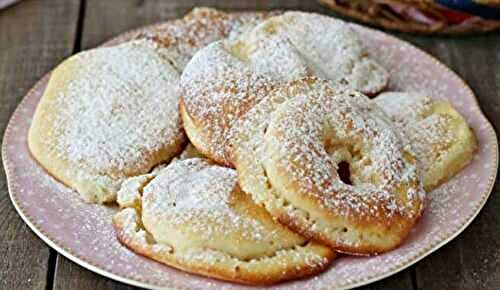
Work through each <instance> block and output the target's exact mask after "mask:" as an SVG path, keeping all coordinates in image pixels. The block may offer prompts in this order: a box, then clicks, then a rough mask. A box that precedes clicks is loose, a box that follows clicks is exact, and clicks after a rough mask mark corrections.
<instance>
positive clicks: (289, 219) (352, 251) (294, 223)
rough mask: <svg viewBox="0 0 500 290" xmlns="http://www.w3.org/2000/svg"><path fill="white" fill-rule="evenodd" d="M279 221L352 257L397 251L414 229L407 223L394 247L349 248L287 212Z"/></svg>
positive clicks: (281, 215)
mask: <svg viewBox="0 0 500 290" xmlns="http://www.w3.org/2000/svg"><path fill="white" fill-rule="evenodd" d="M422 213H423V211H422ZM422 213H420V214H419V216H418V217H417V218H416V220H418V219H420V217H421V216H422ZM278 221H279V222H280V223H281V224H282V225H284V226H286V227H288V228H289V229H291V230H292V231H294V232H296V233H298V234H300V235H301V236H303V237H306V238H308V239H313V240H315V241H318V242H319V243H322V244H324V245H327V246H329V247H331V248H332V249H334V250H335V252H337V253H343V254H348V255H352V256H376V255H378V254H381V253H384V252H388V251H391V250H394V249H396V248H397V247H399V245H401V244H402V243H403V241H404V240H405V239H406V238H407V237H408V234H409V233H410V231H411V229H412V228H413V223H408V222H405V225H406V226H405V227H404V229H403V230H402V231H401V232H400V240H399V241H398V242H397V243H395V244H394V245H392V246H391V247H385V248H381V247H375V246H368V245H360V246H349V245H346V244H341V243H335V241H333V240H331V239H329V238H328V237H326V236H324V235H322V234H321V233H319V232H314V231H310V230H308V228H306V227H304V226H303V223H302V222H301V221H299V220H298V219H296V218H295V217H293V216H290V215H288V214H287V213H286V212H283V213H282V214H280V215H279V216H278Z"/></svg>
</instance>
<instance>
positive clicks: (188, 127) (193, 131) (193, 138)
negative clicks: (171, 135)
mask: <svg viewBox="0 0 500 290" xmlns="http://www.w3.org/2000/svg"><path fill="white" fill-rule="evenodd" d="M179 111H180V112H181V117H182V121H183V124H184V131H185V132H186V135H187V136H188V138H189V141H190V142H191V144H193V146H194V147H195V148H196V150H198V151H199V152H200V153H201V154H202V155H204V156H206V157H208V158H209V159H210V160H212V161H213V162H215V163H217V164H220V165H223V166H226V167H231V168H232V167H233V166H232V164H231V163H229V161H227V160H226V159H224V158H221V157H220V156H219V155H217V154H213V151H212V150H210V148H208V147H207V141H208V140H210V138H209V137H207V136H204V132H203V127H202V126H203V125H202V124H199V122H196V120H195V119H193V118H192V117H191V115H190V114H189V112H188V110H187V108H186V106H185V104H184V99H183V98H182V97H181V100H180V102H179ZM221 146H222V145H221Z"/></svg>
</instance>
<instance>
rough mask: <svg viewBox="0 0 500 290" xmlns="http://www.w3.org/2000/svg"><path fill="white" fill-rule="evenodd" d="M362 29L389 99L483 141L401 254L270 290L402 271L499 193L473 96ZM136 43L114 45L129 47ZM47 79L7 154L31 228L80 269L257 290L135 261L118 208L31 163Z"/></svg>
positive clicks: (397, 44)
mask: <svg viewBox="0 0 500 290" xmlns="http://www.w3.org/2000/svg"><path fill="white" fill-rule="evenodd" d="M150 28H151V27H150ZM354 28H355V29H356V30H357V31H359V32H360V33H361V34H362V36H363V38H364V39H365V42H366V46H367V47H369V48H370V51H372V52H373V54H374V55H375V56H377V58H378V59H379V60H380V62H381V63H382V64H383V65H384V66H385V67H386V68H388V69H389V71H390V72H391V83H390V89H391V90H421V91H426V92H428V93H429V94H430V95H432V96H435V97H436V98H440V97H441V98H443V97H444V98H446V99H448V100H449V101H451V102H452V103H453V105H454V106H455V107H456V108H457V109H458V110H459V111H460V113H462V114H463V115H464V116H465V118H466V119H467V121H468V122H469V124H470V126H471V127H472V128H473V129H474V131H475V132H476V134H477V137H478V139H479V144H480V148H479V152H478V154H477V155H476V156H475V158H474V160H473V161H472V163H471V164H470V165H469V166H468V167H467V168H466V169H465V170H463V171H462V172H461V173H460V174H458V175H457V176H455V178H453V179H452V180H450V181H449V182H447V183H446V184H444V185H442V186H441V187H440V188H438V189H437V190H434V191H433V192H431V193H430V194H429V195H428V196H429V202H428V207H427V209H426V212H425V214H424V216H423V218H422V219H421V220H420V222H419V223H418V225H417V226H416V227H415V228H414V230H413V231H412V233H411V234H410V237H409V238H408V239H407V240H406V242H405V243H404V244H403V245H402V246H401V247H399V248H397V249H396V250H393V251H391V252H389V253H386V254H383V255H380V256H377V257H369V258H359V257H358V258H355V257H341V258H339V259H337V260H336V261H335V262H334V263H333V265H332V266H331V267H330V268H329V269H328V270H327V271H326V272H324V273H323V274H321V275H318V276H315V277H312V278H309V279H306V280H300V281H292V282H288V283H283V284H278V285H274V286H271V287H268V288H269V289H300V290H302V289H334V288H351V287H355V286H360V285H363V284H367V283H370V282H373V281H375V280H379V279H382V278H384V277H387V276H389V275H392V274H394V273H396V272H398V271H401V270H403V269H404V268H406V267H408V266H410V265H412V264H414V263H415V262H417V261H418V260H420V259H422V258H423V257H425V256H427V255H429V254H430V253H431V252H433V251H435V250H437V249H438V248H440V247H441V246H443V245H444V244H446V243H447V242H449V241H450V240H451V239H453V238H454V237H456V236H457V235H458V234H459V233H460V232H462V231H463V230H464V229H465V227H466V226H467V225H469V224H470V222H471V221H472V220H473V219H474V217H475V216H476V215H477V214H478V213H479V211H480V210H481V208H482V207H483V205H484V204H485V202H486V200H487V198H488V196H489V194H490V192H491V190H492V188H493V183H494V181H495V177H496V173H497V168H498V143H497V138H496V136H495V131H494V130H493V128H492V126H491V124H490V123H489V122H488V120H487V119H486V118H485V117H484V115H483V114H482V113H481V110H480V108H479V105H478V103H477V101H476V99H475V97H474V94H473V93H472V91H471V90H470V88H469V87H468V86H467V85H466V84H465V83H464V82H463V81H462V80H461V79H460V78H459V77H458V76H457V75H456V74H454V73H453V72H451V71H450V70H449V69H448V68H447V67H445V66H444V65H443V64H441V63H439V62H438V61H437V60H435V59H434V58H432V57H431V56H429V55H427V54H426V53H424V52H422V51H421V50H419V49H417V48H415V47H413V46H412V45H410V44H408V43H406V42H403V41H401V40H399V39H396V38H394V37H392V36H389V35H387V34H385V33H382V32H379V31H375V30H372V29H368V28H364V27H361V26H354ZM130 35H131V34H130V33H129V34H125V35H122V36H120V37H119V38H117V39H114V40H112V41H111V42H109V43H108V44H110V43H117V42H120V41H124V40H127V39H128V38H130ZM47 79H48V76H45V77H44V78H43V79H42V80H40V81H39V82H38V83H37V84H36V85H35V87H34V88H33V89H32V90H31V91H30V92H29V93H28V95H27V96H26V97H25V98H24V99H23V101H22V102H21V104H20V105H19V107H18V108H17V110H16V111H15V113H14V115H13V116H12V118H11V120H10V122H9V125H8V127H7V130H6V133H5V138H4V143H3V147H2V150H3V151H2V152H3V156H4V165H5V170H6V172H7V180H8V185H9V191H10V196H11V199H12V202H13V204H14V206H15V207H16V209H17V211H18V212H19V214H20V215H21V217H22V218H23V219H24V221H25V222H26V223H27V224H28V225H29V226H30V227H31V229H32V230H33V231H34V232H35V233H36V234H37V235H38V236H40V238H41V239H42V240H44V241H45V242H46V243H47V244H49V245H50V246H51V247H53V248H55V249H56V250H57V251H59V252H60V253H61V254H63V255H64V256H66V257H68V258H69V259H71V260H73V261H74V262H76V263H78V264H80V265H82V266H83V267H85V268H88V269H90V270H92V271H95V272H97V273H99V274H101V275H104V276H107V277H110V278H112V279H116V280H119V281H122V282H125V283H129V284H133V285H137V286H141V287H148V288H157V289H160V288H161V289H250V288H252V287H248V286H242V285H238V284H231V283H226V282H221V281H216V280H211V279H207V278H202V277H199V276H196V275H191V274H187V273H184V272H181V271H177V270H175V269H172V268H169V267H167V266H164V265H161V264H158V263H156V262H153V261H151V260H148V259H146V258H143V257H141V256H138V255H136V254H134V253H133V252H131V251H129V250H128V249H126V248H124V247H123V246H121V245H120V244H119V243H118V241H117V240H116V238H115V235H114V231H113V228H112V226H111V216H112V214H113V213H114V212H115V211H116V209H114V208H107V207H103V206H99V205H93V204H85V203H84V202H82V201H81V200H80V198H79V197H78V195H77V193H75V192H73V191H71V190H70V189H68V188H66V187H65V186H64V185H62V184H60V183H58V182H57V181H55V180H54V179H53V178H52V177H50V176H49V175H48V174H47V173H46V172H45V171H44V170H43V169H42V168H41V167H40V166H39V165H38V164H37V163H36V162H35V160H33V158H31V156H30V153H29V151H28V147H27V142H26V136H27V132H28V128H29V126H30V122H31V119H32V116H33V113H34V111H35V107H36V105H37V104H38V101H39V99H40V97H41V96H42V93H43V91H44V88H45V86H46V83H47Z"/></svg>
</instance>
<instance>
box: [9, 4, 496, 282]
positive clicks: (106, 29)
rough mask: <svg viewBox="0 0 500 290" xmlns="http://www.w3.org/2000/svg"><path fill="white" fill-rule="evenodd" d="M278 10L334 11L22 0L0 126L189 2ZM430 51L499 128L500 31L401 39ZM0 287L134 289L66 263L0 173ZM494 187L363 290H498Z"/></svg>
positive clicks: (12, 19) (14, 20) (16, 10)
mask: <svg viewBox="0 0 500 290" xmlns="http://www.w3.org/2000/svg"><path fill="white" fill-rule="evenodd" d="M196 5H198V6H200V5H205V6H215V7H218V8H226V9H229V8H230V9H235V10H243V9H253V10H255V9H267V8H285V9H287V8H288V9H302V10H309V11H319V12H322V13H325V14H332V13H330V12H329V11H327V10H326V9H325V8H322V7H321V6H319V5H318V4H317V3H316V1H307V0H303V1H300V0H288V1H287V0H283V1H265V0H262V1H242V0H240V1H236V0H235V1H182V0H178V1H159V0H147V1H144V0H104V1H102V0H23V1H22V2H21V3H20V4H18V5H15V6H13V7H11V8H8V9H6V10H4V11H0V98H1V99H0V130H1V132H0V133H2V136H3V130H4V128H5V126H6V124H7V121H8V120H9V118H10V115H11V114H12V112H13V110H14V109H15V107H16V106H17V104H18V103H19V101H20V100H21V98H22V97H23V96H24V95H25V94H26V92H27V91H28V90H29V88H30V87H31V86H32V85H33V84H34V83H35V82H36V81H37V80H38V79H39V78H40V77H41V76H42V75H43V74H45V73H46V72H47V71H48V70H50V69H51V68H53V67H54V66H55V65H56V64H57V63H59V62H60V61H61V60H63V59H64V58H66V57H68V56H69V55H71V54H73V53H76V52H78V51H80V50H82V49H87V48H91V47H94V46H96V45H97V44H99V43H101V42H102V41H104V40H106V39H108V38H110V37H112V36H114V35H116V34H118V33H120V32H123V31H126V30H129V29H131V28H135V27H138V26H141V25H145V24H150V23H153V22H158V21H163V20H166V19H169V18H175V17H179V16H181V15H183V14H184V13H186V12H187V11H188V10H190V9H191V8H192V7H193V6H196ZM398 36H400V37H402V38H404V39H406V40H408V41H410V42H412V43H414V44H416V45H417V46H419V47H421V48H423V49H424V50H426V51H428V52H430V53H431V54H432V55H434V56H436V57H437V58H439V59H440V60H442V61H443V62H444V63H446V64H447V65H449V66H450V67H451V68H452V69H453V70H455V71H456V72H458V74H459V75H461V76H462V77H463V78H464V79H465V80H466V81H467V82H468V83H469V84H470V86H471V87H472V88H473V89H474V91H475V92H476V94H477V97H478V98H479V101H480V103H481V106H482V108H483V110H484V112H485V114H486V116H487V117H488V118H489V119H490V120H491V122H492V123H493V125H494V126H496V127H499V126H500V96H498V95H499V94H500V34H499V33H497V34H489V35H483V36H471V37H459V38H443V37H419V36H410V35H398ZM0 175H1V176H0V289H63V290H67V289H85V290H88V289H95V290H99V289H132V287H130V286H126V285H124V284H121V283H118V282H114V281H112V280H110V279H107V278H104V277H102V276H99V275H97V274H94V273H92V272H90V271H88V270H85V269H84V268H82V267H80V266H78V265H76V264H74V263H72V262H70V261H69V260H68V259H66V258H64V257H63V256H61V255H59V254H58V253H57V252H56V251H54V250H52V249H50V248H49V247H48V246H47V245H45V244H44V243H43V242H42V241H41V240H40V239H38V238H37V237H36V236H35V235H34V234H33V233H32V232H31V231H30V229H29V228H28V227H27V226H26V225H25V224H24V222H23V221H22V220H21V218H20V217H19V216H18V215H17V213H16V212H15V210H14V207H13V206H12V205H11V202H10V200H9V197H8V192H7V185H6V181H5V175H4V172H3V170H0ZM499 225H500V185H499V184H498V183H497V184H496V186H495V189H494V192H493V193H492V195H491V197H490V199H489V201H488V203H487V204H486V206H485V207H484V209H483V210H482V211H481V213H480V214H479V216H478V217H477V218H476V219H475V221H474V222H473V223H472V224H471V225H470V226H469V227H468V228H467V229H466V230H465V232H464V233H462V234H461V235H460V236H459V237H458V238H456V239H455V240H453V241H452V242H451V243H449V244H448V245H446V246H445V247H443V248H442V249H440V250H439V251H437V252H436V253H434V254H432V255H430V256H429V257H427V258H425V259H424V260H423V261H421V262H419V263H418V264H416V265H415V266H413V267H410V268H409V269H407V270H405V271H403V272H401V273H399V274H396V275H394V276H392V277H390V278H387V279H385V280H382V281H380V282H377V283H375V284H372V285H369V286H367V287H364V289H426V290H432V289H471V290H472V289H474V290H476V289H500V227H499Z"/></svg>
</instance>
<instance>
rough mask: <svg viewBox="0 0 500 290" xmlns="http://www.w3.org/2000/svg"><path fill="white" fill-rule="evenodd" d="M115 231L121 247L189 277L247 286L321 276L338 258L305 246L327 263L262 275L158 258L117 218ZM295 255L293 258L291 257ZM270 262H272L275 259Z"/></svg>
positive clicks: (278, 269)
mask: <svg viewBox="0 0 500 290" xmlns="http://www.w3.org/2000/svg"><path fill="white" fill-rule="evenodd" d="M113 227H114V229H115V232H116V235H117V238H118V240H119V241H120V243H122V244H123V245H124V246H126V247H127V248H129V249H131V250H132V251H134V252H135V253H137V254H140V255H142V256H145V257H147V258H151V259H153V260H156V261H158V262H160V263H163V264H166V265H168V266H171V267H174V268H176V269H180V270H183V271H186V272H189V273H194V274H198V275H202V276H205V277H209V278H216V279H220V280H224V281H230V282H236V283H241V284H248V285H269V284H274V283H278V282H282V281H286V280H292V279H300V278H305V277H308V276H311V275H314V274H317V273H320V272H322V271H323V270H325V269H326V268H327V267H328V266H329V265H330V263H331V261H333V260H334V258H335V253H334V252H333V251H331V250H329V249H328V248H326V247H324V246H321V245H319V244H316V243H314V242H311V243H309V244H308V245H306V246H304V248H309V249H308V250H311V251H315V252H317V253H320V254H321V255H322V256H323V257H324V258H325V259H326V260H327V261H328V262H326V263H312V264H307V263H304V264H297V263H288V264H287V265H284V264H283V263H277V264H276V267H272V268H270V269H265V270H264V271H262V272H259V271H258V270H257V271H256V270H255V269H254V270H252V266H250V267H249V268H247V267H245V266H243V265H242V266H241V267H228V266H227V265H225V264H224V263H218V262H216V263H213V264H206V263H200V261H199V260H194V261H188V260H186V259H180V258H179V257H178V256H176V253H175V250H172V251H171V252H170V253H168V254H164V253H162V254H159V253H158V252H156V251H153V250H152V248H151V247H150V246H148V245H144V244H141V243H139V242H137V241H136V240H134V239H130V238H129V236H128V235H127V233H126V231H125V224H124V223H123V221H121V220H120V219H118V218H116V217H114V218H113ZM292 251H293V250H292ZM292 255H294V254H293V253H292ZM265 259H266V258H265ZM268 259H273V257H270V258H268ZM245 263H246V264H251V262H245V261H242V264H245ZM257 263H259V262H257Z"/></svg>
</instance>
